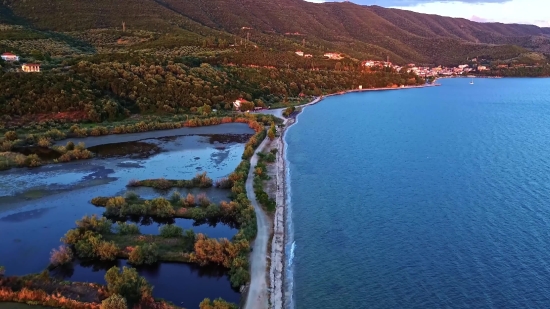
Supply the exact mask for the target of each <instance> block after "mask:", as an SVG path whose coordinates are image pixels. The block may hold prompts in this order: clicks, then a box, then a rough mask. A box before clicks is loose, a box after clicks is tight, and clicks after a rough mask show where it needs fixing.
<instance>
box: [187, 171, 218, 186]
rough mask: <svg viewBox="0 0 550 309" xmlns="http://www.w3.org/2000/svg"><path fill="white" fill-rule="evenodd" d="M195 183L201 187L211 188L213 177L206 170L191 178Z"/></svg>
mask: <svg viewBox="0 0 550 309" xmlns="http://www.w3.org/2000/svg"><path fill="white" fill-rule="evenodd" d="M191 181H192V182H193V185H195V186H196V187H199V188H209V187H212V183H213V182H212V179H211V178H210V177H208V176H207V175H206V172H204V173H199V174H197V175H195V177H193V179H191Z"/></svg>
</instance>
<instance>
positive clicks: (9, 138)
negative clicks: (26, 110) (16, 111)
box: [4, 131, 18, 141]
mask: <svg viewBox="0 0 550 309" xmlns="http://www.w3.org/2000/svg"><path fill="white" fill-rule="evenodd" d="M4 138H5V139H6V140H7V141H15V140H16V139H17V138H18V136H17V132H15V131H8V132H6V133H4Z"/></svg>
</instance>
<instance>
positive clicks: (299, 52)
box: [296, 50, 304, 57]
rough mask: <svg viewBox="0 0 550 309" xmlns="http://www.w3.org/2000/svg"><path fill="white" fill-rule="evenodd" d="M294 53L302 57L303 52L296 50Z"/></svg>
mask: <svg viewBox="0 0 550 309" xmlns="http://www.w3.org/2000/svg"><path fill="white" fill-rule="evenodd" d="M296 55H298V56H300V57H303V56H304V52H303V51H300V50H299V51H297V52H296Z"/></svg>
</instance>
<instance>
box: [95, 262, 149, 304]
mask: <svg viewBox="0 0 550 309" xmlns="http://www.w3.org/2000/svg"><path fill="white" fill-rule="evenodd" d="M105 281H106V282H107V289H108V291H109V293H111V294H119V295H120V296H122V297H124V298H125V299H126V301H128V303H129V304H130V305H132V304H135V303H137V302H139V301H140V300H141V299H143V298H148V297H151V295H152V292H153V287H151V285H149V283H147V280H145V278H143V277H141V276H140V275H139V274H138V272H137V271H136V269H135V268H130V267H126V266H125V267H123V268H122V272H121V271H120V268H118V267H116V266H115V267H112V268H111V269H109V270H108V271H107V273H106V274H105Z"/></svg>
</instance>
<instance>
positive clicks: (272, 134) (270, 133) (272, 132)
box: [267, 122, 277, 141]
mask: <svg viewBox="0 0 550 309" xmlns="http://www.w3.org/2000/svg"><path fill="white" fill-rule="evenodd" d="M276 132H277V129H276V128H275V123H274V122H272V123H271V127H270V128H269V131H267V137H269V140H270V141H272V140H274V139H275V133H276Z"/></svg>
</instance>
